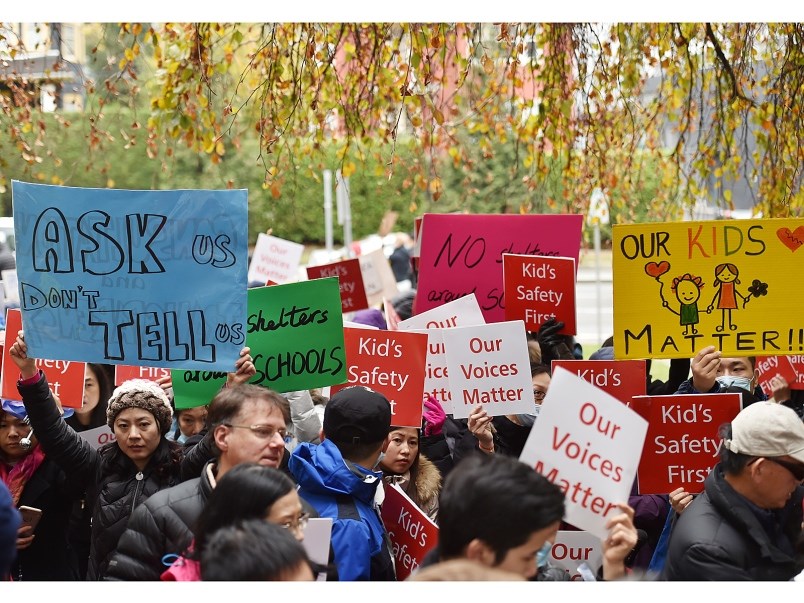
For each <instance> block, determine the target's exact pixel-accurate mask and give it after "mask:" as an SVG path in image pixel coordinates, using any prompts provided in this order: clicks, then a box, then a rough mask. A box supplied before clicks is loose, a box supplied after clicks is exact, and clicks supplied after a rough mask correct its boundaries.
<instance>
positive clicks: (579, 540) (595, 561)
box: [550, 530, 603, 580]
mask: <svg viewBox="0 0 804 603" xmlns="http://www.w3.org/2000/svg"><path fill="white" fill-rule="evenodd" d="M550 562H551V565H554V566H556V567H560V568H563V569H564V570H565V571H567V572H568V573H569V574H570V580H583V578H582V577H581V574H580V572H578V566H579V565H581V564H582V563H586V565H588V566H589V569H591V570H592V572H593V573H594V574H597V570H599V569H600V566H601V565H603V547H602V545H601V543H600V538H598V537H597V536H595V535H594V534H590V533H589V532H580V531H574V530H561V531H559V532H558V534H557V535H556V539H555V541H554V542H553V547H552V548H551V549H550Z"/></svg>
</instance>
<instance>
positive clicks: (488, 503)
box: [0, 290, 804, 581]
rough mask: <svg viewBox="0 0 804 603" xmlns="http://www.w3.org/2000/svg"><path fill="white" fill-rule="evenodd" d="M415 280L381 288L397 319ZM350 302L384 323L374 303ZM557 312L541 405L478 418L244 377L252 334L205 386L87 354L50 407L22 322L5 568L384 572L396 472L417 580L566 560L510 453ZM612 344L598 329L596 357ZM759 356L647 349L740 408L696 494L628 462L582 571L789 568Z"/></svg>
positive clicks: (787, 454)
mask: <svg viewBox="0 0 804 603" xmlns="http://www.w3.org/2000/svg"><path fill="white" fill-rule="evenodd" d="M414 294H415V290H413V291H411V292H408V293H406V294H405V295H403V296H401V297H400V298H399V299H398V300H396V301H397V304H396V311H397V313H398V314H399V315H400V318H402V319H404V318H407V317H409V316H410V313H411V300H412V299H413V295H414ZM354 320H355V321H358V322H360V321H364V322H367V323H371V324H372V325H373V326H379V327H381V328H385V326H386V325H385V319H384V317H383V316H382V313H381V312H380V311H379V310H370V311H368V312H365V313H358V315H356V316H355V317H354ZM561 326H562V325H561V324H560V323H557V322H556V321H555V320H550V321H548V322H547V323H545V324H544V325H543V326H542V328H541V329H540V330H539V331H538V332H536V333H532V334H529V341H528V347H529V352H530V359H531V380H532V385H533V397H534V403H535V408H534V412H532V413H527V414H508V415H502V416H493V417H492V416H489V415H488V414H487V412H486V410H485V409H484V407H483V405H482V404H481V405H478V406H477V407H476V408H474V409H473V411H472V412H471V414H470V415H469V417H468V419H456V418H454V417H452V416H451V415H449V414H447V413H446V412H445V411H444V409H443V407H442V406H441V404H439V402H438V400H436V399H435V398H433V397H431V396H429V395H426V396H425V398H424V400H423V418H422V424H421V427H420V428H413V427H406V426H398V425H394V424H393V420H392V412H391V405H390V403H389V401H388V399H387V398H386V397H385V396H384V395H383V394H381V393H379V392H376V391H373V390H371V389H369V388H366V387H362V386H353V387H347V388H345V389H341V390H340V391H338V392H337V393H335V394H334V395H332V397H331V398H329V399H327V398H325V397H324V396H323V395H322V393H321V392H320V391H318V390H309V391H308V390H302V391H298V392H288V393H284V394H280V393H277V392H274V391H272V390H270V389H267V388H264V387H258V386H255V385H252V384H249V383H248V381H249V380H250V378H251V377H252V376H253V375H254V374H255V373H256V370H255V367H254V364H253V360H252V357H251V355H250V354H251V350H249V348H244V349H243V350H242V352H241V355H240V358H239V359H238V361H237V363H236V364H235V366H233V367H232V372H230V373H229V374H228V376H227V381H226V385H225V386H224V387H223V388H222V389H221V390H220V391H219V392H218V393H217V394H216V395H215V396H214V398H213V399H212V400H211V401H210V402H209V404H208V405H206V406H202V407H197V408H193V409H182V410H177V409H175V407H174V404H173V399H172V388H171V383H170V380H169V378H163V379H160V380H159V381H157V382H153V381H147V380H140V379H135V380H130V381H126V382H124V383H123V384H121V385H119V386H118V387H116V388H113V386H112V383H113V379H112V372H111V370H110V368H111V367H108V366H104V365H98V364H87V366H86V374H85V388H84V398H83V401H82V404H81V406H80V408H78V409H76V410H75V411H74V412H73V411H71V410H68V411H67V412H65V411H64V410H63V409H62V406H61V403H60V400H59V399H58V398H57V397H55V396H54V395H53V394H52V393H51V390H50V388H49V387H48V381H47V376H46V375H45V373H44V372H43V371H42V370H41V369H39V368H37V366H36V364H35V361H34V359H33V358H31V357H30V356H29V355H28V348H27V346H26V343H25V336H24V333H23V332H22V331H21V332H20V333H19V334H18V336H17V338H16V341H15V342H14V344H13V345H12V346H11V348H10V349H9V350H7V351H6V352H5V362H13V363H14V364H15V366H16V368H17V369H18V372H19V380H18V382H17V388H18V390H19V394H20V396H19V397H20V399H21V400H22V402H14V401H11V400H4V401H3V405H2V413H0V576H2V577H3V579H7V580H13V581H45V580H48V581H54V580H62V581H64V580H126V581H142V580H153V581H156V580H164V581H199V580H208V581H213V580H314V579H315V577H316V576H319V575H326V578H327V580H340V581H357V580H367V581H393V580H396V579H397V578H398V571H397V567H396V562H395V558H394V553H393V547H392V546H391V543H390V541H389V534H388V530H387V529H386V526H385V525H384V522H383V518H382V514H381V508H382V504H383V500H384V492H385V489H386V488H388V487H391V486H398V487H400V488H401V489H402V490H403V491H404V492H405V493H406V494H407V496H408V497H409V498H410V499H411V500H412V502H413V503H414V504H415V505H416V506H417V507H418V508H419V509H420V510H421V511H422V512H423V513H424V514H425V515H426V516H427V517H428V518H429V519H430V520H431V521H432V522H434V523H435V524H437V526H438V544H437V546H436V547H435V548H433V549H432V550H431V551H430V553H429V554H428V556H427V557H426V558H425V559H423V560H422V562H421V564H420V567H419V569H418V571H416V572H413V575H412V576H411V578H410V579H411V580H459V579H470V580H477V579H491V580H534V581H563V580H569V579H570V576H569V573H568V572H567V571H565V570H564V569H562V568H559V567H557V566H556V565H554V564H553V563H552V562H551V561H550V558H549V553H550V551H551V547H552V545H553V543H554V542H555V541H556V537H557V534H558V532H559V530H574V529H576V528H575V527H574V526H571V525H569V524H567V523H566V522H565V521H564V516H565V510H566V501H565V494H564V492H563V491H562V490H561V488H560V487H559V486H558V485H556V484H554V483H552V482H551V481H550V480H548V479H547V478H546V477H544V476H543V475H541V474H539V473H537V472H536V471H534V470H533V468H532V467H530V466H529V465H527V464H525V463H522V462H520V461H519V460H518V459H519V457H520V455H521V453H522V450H523V448H524V447H525V443H526V441H527V439H528V435H529V434H530V431H531V428H532V427H533V425H534V424H535V422H536V421H537V420H538V417H539V413H538V410H539V408H540V404H541V403H542V401H543V400H544V398H545V395H546V393H547V391H548V390H549V388H550V383H551V368H550V367H551V362H552V361H553V360H562V359H578V358H582V357H583V355H582V354H583V352H582V349H581V348H580V346H579V345H577V344H576V342H574V340H573V339H572V338H571V337H567V336H564V335H559V334H558V331H559V330H560V329H561ZM612 357H613V348H612V345H611V340H609V341H607V342H604V345H603V346H602V347H601V348H600V349H599V350H597V351H596V352H595V353H594V354H593V355H592V356H591V357H590V359H591V360H596V359H607V358H612ZM754 365H755V360H754V358H750V357H743V358H725V357H722V355H721V354H720V352H719V351H718V350H716V349H714V348H713V347H707V348H704V349H702V350H701V351H700V352H699V353H698V354H696V355H695V356H694V357H693V358H692V359H680V360H673V361H672V363H671V369H670V373H669V377H668V379H667V380H664V381H662V380H656V379H652V377H651V374H650V366H648V373H647V381H646V384H645V387H646V391H647V392H648V393H649V394H655V395H661V394H675V393H679V394H685V393H720V392H738V393H740V394H741V396H742V399H743V410H742V411H741V412H740V413H739V414H738V415H737V417H736V418H735V419H734V421H732V422H731V423H730V424H726V425H724V426H723V427H722V428H721V429H722V431H721V437H722V438H723V445H722V447H721V449H720V451H719V455H720V462H719V463H718V464H717V465H716V466H715V467H714V469H713V470H712V472H711V473H710V474H709V476H708V477H707V479H706V481H705V484H704V490H703V492H702V493H701V494H695V495H693V494H690V493H688V492H686V491H684V490H683V489H678V490H676V491H674V492H670V493H667V494H666V495H640V494H638V493H637V484H636V483H635V484H634V486H633V488H632V491H631V496H629V497H628V500H622V501H619V502H617V504H616V511H615V512H614V513H612V514H611V515H610V516H609V517H608V522H607V524H606V530H607V537H606V538H604V539H602V540H601V543H600V550H601V554H602V561H601V565H600V568H599V569H598V571H597V574H596V575H594V576H591V578H590V579H595V578H596V579H598V580H626V579H642V580H793V579H796V578H797V577H798V579H801V577H800V576H801V575H802V574H801V572H802V570H803V569H804V566H802V560H804V550H802V546H803V545H802V537H801V533H802V498H804V488H802V482H803V481H804V411H802V408H804V401H803V400H801V399H799V398H798V396H799V392H797V391H791V389H790V387H789V385H788V384H787V383H785V382H784V381H783V380H781V381H780V380H776V381H774V391H773V397H772V398H771V399H770V400H769V399H767V396H765V394H764V393H763V392H762V390H761V389H760V388H758V387H757V375H758V373H757V370H756V368H755V366H754ZM103 425H107V426H108V427H109V429H111V431H112V432H113V433H114V436H115V438H114V441H112V442H109V443H107V444H105V445H103V446H101V447H100V448H97V449H95V448H93V447H92V446H91V445H90V444H89V443H88V442H87V441H86V440H85V439H83V438H82V437H81V436H80V433H81V432H82V431H85V430H88V429H93V428H97V427H100V426H103ZM17 509H19V511H18V510H17ZM31 509H32V510H33V511H31ZM311 518H330V519H331V520H332V531H331V540H330V551H329V559H328V561H327V562H326V563H323V564H322V563H315V562H313V561H311V560H310V558H309V556H308V554H307V552H306V550H305V548H304V546H303V541H304V535H305V527H306V526H307V524H308V521H309V520H310V519H311Z"/></svg>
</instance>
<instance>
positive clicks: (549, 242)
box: [415, 214, 583, 322]
mask: <svg viewBox="0 0 804 603" xmlns="http://www.w3.org/2000/svg"><path fill="white" fill-rule="evenodd" d="M582 226H583V216H581V215H558V214H555V215H516V214H475V215H470V214H425V215H424V219H423V221H422V227H421V232H420V236H421V257H420V259H419V281H418V285H417V295H416V308H415V312H416V313H417V314H418V313H421V312H425V311H427V310H430V309H432V308H435V307H436V306H440V305H441V304H445V303H448V302H451V301H453V300H455V299H458V298H460V297H463V296H464V295H467V294H469V293H474V294H475V296H476V297H477V302H478V304H480V308H481V309H482V310H483V316H484V317H485V320H486V322H500V321H504V320H505V302H504V295H503V274H502V261H503V260H502V255H503V254H504V253H515V254H523V255H543V256H554V257H568V258H575V261H576V264H577V261H578V255H579V253H580V248H581V227H582Z"/></svg>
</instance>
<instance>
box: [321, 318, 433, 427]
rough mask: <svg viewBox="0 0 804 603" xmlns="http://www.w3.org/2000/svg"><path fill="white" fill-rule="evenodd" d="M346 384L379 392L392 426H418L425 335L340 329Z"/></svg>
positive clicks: (335, 390) (332, 392)
mask: <svg viewBox="0 0 804 603" xmlns="http://www.w3.org/2000/svg"><path fill="white" fill-rule="evenodd" d="M343 339H344V344H345V346H346V376H347V378H348V379H349V381H348V382H346V383H343V384H341V385H333V386H332V387H331V388H330V393H331V395H334V394H335V392H337V391H339V390H342V389H343V388H345V387H349V386H351V385H364V386H365V387H368V388H370V389H373V390H374V391H377V392H380V393H381V394H383V395H384V396H385V397H386V398H388V401H389V402H390V403H391V425H395V426H397V427H421V424H422V399H423V397H424V367H425V359H426V357H427V335H426V334H425V333H406V332H404V331H383V330H375V329H351V328H349V327H346V328H344V330H343Z"/></svg>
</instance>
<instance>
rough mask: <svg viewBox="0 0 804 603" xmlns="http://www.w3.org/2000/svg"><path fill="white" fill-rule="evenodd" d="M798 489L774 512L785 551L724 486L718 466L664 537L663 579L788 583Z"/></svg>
mask: <svg viewBox="0 0 804 603" xmlns="http://www.w3.org/2000/svg"><path fill="white" fill-rule="evenodd" d="M802 497H804V488H802V487H801V486H799V487H798V488H797V489H796V491H795V492H794V493H793V496H792V497H791V498H790V500H789V501H788V502H787V505H786V506H785V508H784V509H781V510H779V511H778V515H779V517H780V519H781V522H780V524H779V525H780V531H781V532H783V533H784V534H786V536H787V538H788V539H789V541H790V549H789V552H788V551H787V550H783V548H781V547H779V546H777V540H778V539H774V538H771V537H770V536H769V535H768V533H767V532H766V530H765V529H764V528H763V527H762V524H760V522H759V519H758V518H757V516H756V515H755V514H754V513H753V511H752V510H751V509H750V508H749V507H748V505H747V504H746V500H745V498H743V497H742V496H741V495H740V494H738V493H737V492H735V490H734V489H733V488H732V487H731V486H730V485H729V484H728V482H726V480H725V478H724V476H723V470H722V469H721V467H720V465H718V466H716V467H715V469H714V470H713V471H712V473H710V474H709V475H708V476H707V478H706V481H705V482H704V492H703V494H701V495H700V496H699V497H697V498H696V499H695V500H694V501H693V502H692V503H691V504H690V505H689V507H687V509H686V510H685V511H684V513H683V514H682V515H681V517H679V518H678V521H677V522H676V525H675V526H674V528H673V532H672V534H671V535H670V544H669V548H668V552H667V561H666V563H665V566H664V571H663V572H662V576H661V577H662V579H664V580H790V579H791V578H792V577H793V576H794V575H795V574H796V569H795V567H796V566H795V558H794V554H793V549H792V547H793V546H795V543H796V541H797V540H798V538H799V535H800V533H801V516H802V512H801V500H802Z"/></svg>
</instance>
